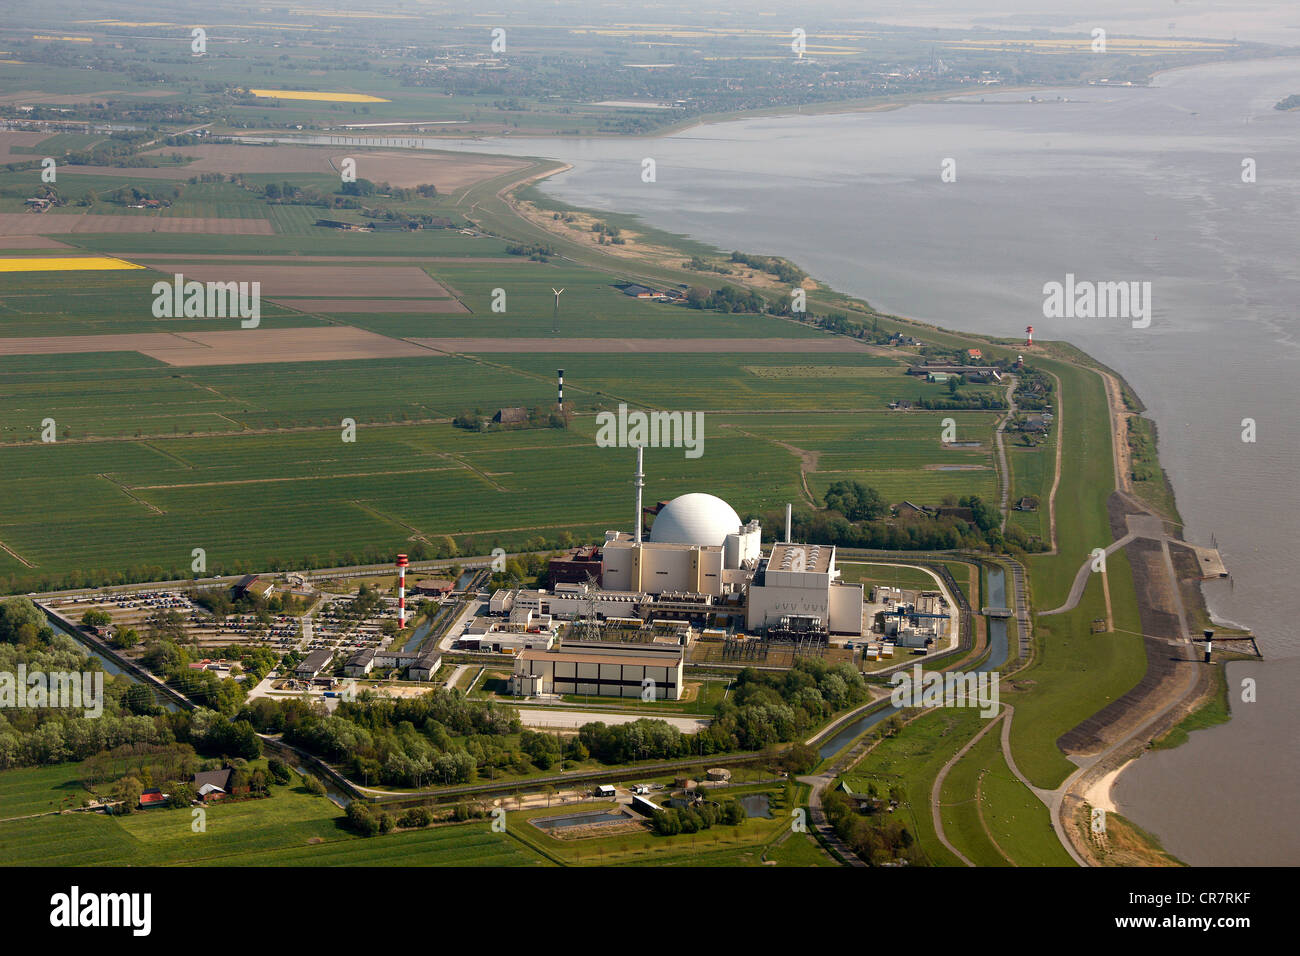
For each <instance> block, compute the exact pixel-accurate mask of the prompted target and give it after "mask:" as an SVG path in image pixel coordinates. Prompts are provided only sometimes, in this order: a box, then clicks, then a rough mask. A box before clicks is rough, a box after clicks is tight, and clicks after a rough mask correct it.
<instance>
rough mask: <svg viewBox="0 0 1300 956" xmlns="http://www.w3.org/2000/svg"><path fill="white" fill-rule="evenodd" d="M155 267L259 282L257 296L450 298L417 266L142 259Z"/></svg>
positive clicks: (202, 276)
mask: <svg viewBox="0 0 1300 956" xmlns="http://www.w3.org/2000/svg"><path fill="white" fill-rule="evenodd" d="M141 265H144V266H146V267H148V268H150V269H155V270H157V271H159V272H166V273H176V272H181V273H182V274H183V275H184V276H185V278H186V279H199V280H201V281H204V282H207V281H209V280H212V281H216V282H260V283H262V295H264V296H267V297H275V296H295V295H296V296H374V297H376V298H382V297H387V296H406V297H411V298H415V297H426V298H431V299H446V298H450V297H451V293H449V292H448V291H447V290H446V289H445V288H443V286H442V284H441V283H440V282H438V281H437V280H436V279H433V278H431V277H430V276H429V274H428V273H427V272H425V271H424V270H423V269H421V268H420V267H418V266H356V267H353V266H297V265H247V264H243V263H241V264H238V265H235V264H226V263H221V264H218V265H205V264H204V263H202V262H199V263H194V264H187V265H186V266H185V267H184V268H179V267H178V266H177V265H176V264H175V263H174V262H167V263H158V262H154V261H152V260H148V261H143V262H141Z"/></svg>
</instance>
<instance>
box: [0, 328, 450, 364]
mask: <svg viewBox="0 0 1300 956" xmlns="http://www.w3.org/2000/svg"><path fill="white" fill-rule="evenodd" d="M235 321H236V320H233V319H232V320H231V322H232V324H233V323H234V322H235ZM72 352H139V353H141V354H142V355H148V356H149V357H150V358H155V359H158V361H160V362H166V363H167V364H168V365H174V366H178V367H187V366H196V365H254V364H265V363H270V362H334V361H340V360H344V359H370V358H404V357H408V356H421V355H422V356H426V357H427V356H428V355H429V352H428V351H427V350H426V349H422V348H420V347H418V346H415V345H411V344H410V343H408V342H403V341H401V340H400V339H390V338H388V337H387V336H383V335H376V334H375V333H373V332H366V331H365V330H363V329H355V328H352V327H351V326H333V325H332V326H315V327H309V328H300V329H240V328H235V329H232V330H230V331H228V332H184V333H179V332H140V333H134V334H122V335H52V336H43V337H38V338H10V339H4V338H0V355H62V354H67V353H72Z"/></svg>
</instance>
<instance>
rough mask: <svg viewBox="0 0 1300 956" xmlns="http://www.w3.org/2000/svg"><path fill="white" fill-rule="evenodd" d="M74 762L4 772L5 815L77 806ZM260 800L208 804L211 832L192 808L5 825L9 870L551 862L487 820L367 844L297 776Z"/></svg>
mask: <svg viewBox="0 0 1300 956" xmlns="http://www.w3.org/2000/svg"><path fill="white" fill-rule="evenodd" d="M77 766H78V765H76V764H57V765H55V766H52V767H41V768H34V769H24V770H9V771H5V772H3V773H0V817H6V818H8V817H15V816H19V815H22V814H29V813H42V812H45V811H47V810H53V809H59V808H60V805H62V804H63V803H64V802H65V800H69V799H71V800H73V801H75V802H74V803H72V804H69V805H76V804H79V803H80V800H81V797H82V796H85V795H86V793H85V791H84V790H83V789H82V788H81V787H80V785H79V784H77V783H76V782H75V781H76V776H77ZM272 793H273V796H271V797H269V798H265V799H261V800H243V801H237V802H230V803H221V804H215V805H212V806H209V807H207V808H206V812H207V819H206V831H205V832H200V833H196V832H194V831H193V829H192V821H193V817H192V815H191V813H190V811H189V810H188V809H171V808H167V809H155V810H147V811H143V812H138V813H133V814H129V815H125V816H122V815H119V816H105V815H103V814H98V813H72V814H61V815H57V816H41V817H36V818H32V819H23V820H14V819H8V820H5V821H4V822H0V861H3V863H4V865H6V866H210V865H216V866H367V865H371V866H373V865H379V864H383V865H397V864H400V865H405V866H537V865H547V863H548V861H547V860H545V859H544V858H542V857H539V856H538V855H537V854H535V853H533V852H531V851H530V850H528V849H527V847H525V846H524V845H522V844H520V843H519V842H518V841H515V840H511V839H509V838H508V837H506V836H503V835H500V834H496V833H492V832H491V831H490V829H489V826H488V824H486V823H481V822H480V823H466V824H460V825H455V826H438V827H433V828H430V829H426V830H414V831H404V832H399V833H391V834H387V835H384V836H377V837H372V838H368V839H367V838H362V837H358V836H355V835H354V834H352V833H350V832H349V831H348V830H346V829H345V828H344V827H343V825H342V821H343V816H342V812H341V811H340V810H339V808H338V807H336V806H335V805H334V804H333V803H330V802H329V801H328V800H326V799H324V798H323V797H314V796H311V795H309V794H308V793H307V792H306V790H305V789H304V788H303V787H302V786H301V783H300V782H299V780H298V779H297V778H296V777H295V779H294V781H293V782H292V783H291V784H290V785H288V786H283V787H282V786H273V787H272Z"/></svg>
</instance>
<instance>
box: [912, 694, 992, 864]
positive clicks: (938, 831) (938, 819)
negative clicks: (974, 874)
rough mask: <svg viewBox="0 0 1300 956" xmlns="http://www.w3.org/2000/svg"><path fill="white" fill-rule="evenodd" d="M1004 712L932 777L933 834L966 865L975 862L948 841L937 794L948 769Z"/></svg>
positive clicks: (931, 813)
mask: <svg viewBox="0 0 1300 956" xmlns="http://www.w3.org/2000/svg"><path fill="white" fill-rule="evenodd" d="M1009 709H1010V705H1009V704H1008V705H1007V710H1009ZM1005 714H1006V710H1004V711H1003V712H1002V713H1000V714H998V715H997V716H996V717H994V718H993V719H992V720H990V721H989V722H988V724H987V725H986V726H985V727H984V729H983V730H981V731H980V732H979V733H977V734H976V735H975V736H974V737H972V738H971V739H970V740H968V741H967V742H966V746H964V747H962V748H961V750H958V751H957V752H956V753H955V754H953V755H952V759H951V760H949V761H948V762H947V763H946V764H944V765H943V767H942V768H941V769H940V770H939V773H938V775H937V776H935V778H934V786H932V787H931V788H930V815H931V817H932V818H933V820H934V832H935V835H936V836H938V837H939V842H940V843H942V844H943V845H944V846H945V847H947V848H948V852H950V853H952V855H953V856H955V857H957V859H959V860H961V861H962V862H963V863H965V864H966V865H967V866H974V865H975V864H974V863H972V862H971V861H970V860H969V859H968V858H967V857H966V854H964V853H962V852H961V850H959V849H957V848H956V847H955V846H953V845H952V844H951V843H949V842H948V836H947V834H945V833H944V831H943V818H942V814H940V812H939V810H940V807H941V804H940V802H939V794H940V791H942V790H943V782H944V780H946V779H947V777H948V771H949V770H951V769H952V768H953V767H954V766H955V765H956V763H957V761H958V760H960V759H961V758H962V757H964V756H966V753H967V751H969V750H970V749H971V748H972V747H974V746H975V745H976V744H977V743H979V742H980V739H981V738H983V736H984V735H985V734H987V733H988V732H989V731H990V730H992V729H993V728H994V727H996V726H997V723H998V721H1000V720H1002V718H1003V716H1004V715H1005Z"/></svg>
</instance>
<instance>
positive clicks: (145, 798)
mask: <svg viewBox="0 0 1300 956" xmlns="http://www.w3.org/2000/svg"><path fill="white" fill-rule="evenodd" d="M170 796H171V794H169V793H163V792H162V791H161V790H159V789H158V788H157V787H154V788H153V789H152V790H146V791H145V792H144V793H142V794H140V807H141V809H147V808H149V807H163V806H166V805H167V799H168V798H169V797H170Z"/></svg>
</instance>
